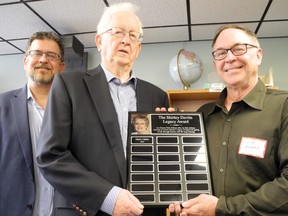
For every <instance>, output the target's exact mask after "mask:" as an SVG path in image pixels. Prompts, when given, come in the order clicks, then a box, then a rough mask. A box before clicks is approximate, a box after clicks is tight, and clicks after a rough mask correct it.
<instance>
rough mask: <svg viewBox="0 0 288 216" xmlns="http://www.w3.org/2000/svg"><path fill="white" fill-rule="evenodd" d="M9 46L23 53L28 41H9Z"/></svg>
mask: <svg viewBox="0 0 288 216" xmlns="http://www.w3.org/2000/svg"><path fill="white" fill-rule="evenodd" d="M9 42H10V43H11V44H13V45H14V46H16V47H18V48H19V49H20V50H22V51H23V52H25V50H26V46H27V43H28V39H24V40H13V41H9Z"/></svg>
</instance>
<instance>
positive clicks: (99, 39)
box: [95, 34, 102, 52]
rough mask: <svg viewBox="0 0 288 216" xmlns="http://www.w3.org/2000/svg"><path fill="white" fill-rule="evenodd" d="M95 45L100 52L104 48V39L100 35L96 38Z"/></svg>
mask: <svg viewBox="0 0 288 216" xmlns="http://www.w3.org/2000/svg"><path fill="white" fill-rule="evenodd" d="M95 44H96V46H97V49H98V51H99V52H100V51H101V47H102V37H101V36H100V35H98V34H97V35H96V36H95Z"/></svg>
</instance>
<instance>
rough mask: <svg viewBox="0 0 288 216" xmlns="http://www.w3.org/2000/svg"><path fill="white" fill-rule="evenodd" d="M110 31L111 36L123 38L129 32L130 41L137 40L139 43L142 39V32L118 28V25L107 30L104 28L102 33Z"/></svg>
mask: <svg viewBox="0 0 288 216" xmlns="http://www.w3.org/2000/svg"><path fill="white" fill-rule="evenodd" d="M107 32H110V33H111V34H112V35H113V36H115V37H117V38H124V37H125V35H126V34H127V33H128V34H129V38H130V40H131V41H132V42H139V43H141V42H142V40H143V34H141V33H140V32H136V31H130V32H128V31H126V30H125V29H122V28H118V27H112V28H110V29H108V30H106V31H105V32H103V33H102V34H104V33H107Z"/></svg>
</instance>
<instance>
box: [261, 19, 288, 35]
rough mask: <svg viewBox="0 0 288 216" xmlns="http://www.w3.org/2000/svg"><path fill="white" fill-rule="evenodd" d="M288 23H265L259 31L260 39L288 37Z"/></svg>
mask: <svg viewBox="0 0 288 216" xmlns="http://www.w3.org/2000/svg"><path fill="white" fill-rule="evenodd" d="M287 26H288V21H286V22H264V23H262V25H261V28H260V30H259V31H258V34H257V35H258V37H284V36H285V37H287V35H288V28H287Z"/></svg>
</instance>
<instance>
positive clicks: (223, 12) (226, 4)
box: [190, 0, 268, 24]
mask: <svg viewBox="0 0 288 216" xmlns="http://www.w3.org/2000/svg"><path fill="white" fill-rule="evenodd" d="M267 3H268V0H253V1H251V0H241V1H239V0H217V1H211V0H193V1H190V10H191V23H192V24H201V23H202V24H204V23H222V22H244V21H258V20H260V19H261V17H262V14H263V12H264V11H265V8H266V5H267Z"/></svg>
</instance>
